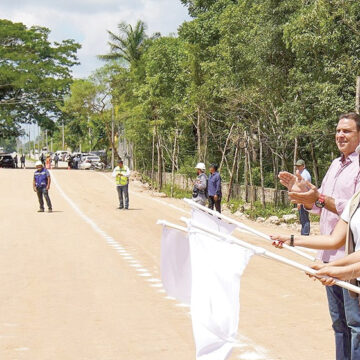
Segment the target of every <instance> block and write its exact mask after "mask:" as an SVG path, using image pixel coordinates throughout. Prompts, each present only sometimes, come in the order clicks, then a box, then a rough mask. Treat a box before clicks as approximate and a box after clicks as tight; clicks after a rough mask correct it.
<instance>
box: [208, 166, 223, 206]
mask: <svg viewBox="0 0 360 360" xmlns="http://www.w3.org/2000/svg"><path fill="white" fill-rule="evenodd" d="M217 169H218V166H217V165H215V164H212V165H211V166H210V176H209V180H208V195H209V209H211V210H213V209H214V206H215V209H216V211H217V212H219V213H221V198H222V193H221V176H220V174H219V173H218V171H217Z"/></svg>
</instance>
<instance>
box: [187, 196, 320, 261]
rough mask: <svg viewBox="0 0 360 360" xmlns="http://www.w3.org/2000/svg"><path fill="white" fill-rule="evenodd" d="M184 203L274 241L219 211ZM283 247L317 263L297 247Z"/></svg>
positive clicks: (193, 202)
mask: <svg viewBox="0 0 360 360" xmlns="http://www.w3.org/2000/svg"><path fill="white" fill-rule="evenodd" d="M184 201H185V202H186V203H187V204H189V205H190V206H191V207H195V208H198V209H200V210H203V211H206V212H208V213H209V214H211V215H214V216H216V217H218V218H220V219H223V220H225V221H227V222H229V223H231V224H234V225H236V226H237V229H238V230H243V231H246V232H248V233H251V234H254V235H257V236H258V237H260V238H262V239H264V240H267V241H268V242H269V241H270V242H272V241H273V240H271V238H270V236H269V235H266V234H264V233H262V232H261V231H257V230H255V229H253V228H251V227H250V226H247V225H245V224H243V223H241V222H239V221H236V220H234V219H232V218H230V217H228V216H226V215H223V214H221V213H218V212H217V211H214V210H211V209H209V208H207V207H206V206H203V205H200V204H198V203H196V202H195V201H192V200H190V199H184ZM283 247H284V248H285V249H287V250H289V251H292V252H293V253H296V254H298V255H300V256H302V257H304V258H306V259H308V260H310V261H315V260H316V258H315V257H314V256H311V255H309V254H307V253H305V252H304V251H301V250H299V249H298V248H297V247H292V246H289V245H287V244H283Z"/></svg>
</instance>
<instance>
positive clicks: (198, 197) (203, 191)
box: [192, 162, 208, 206]
mask: <svg viewBox="0 0 360 360" xmlns="http://www.w3.org/2000/svg"><path fill="white" fill-rule="evenodd" d="M195 169H196V171H197V178H196V180H195V183H194V188H193V193H192V199H193V201H195V202H197V203H199V204H200V205H203V206H205V204H206V199H207V182H208V179H207V176H206V175H205V170H206V166H205V164H204V163H202V162H200V163H198V164H197V165H196V166H195Z"/></svg>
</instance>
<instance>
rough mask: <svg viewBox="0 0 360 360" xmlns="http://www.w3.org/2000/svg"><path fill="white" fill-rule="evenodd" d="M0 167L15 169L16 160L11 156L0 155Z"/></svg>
mask: <svg viewBox="0 0 360 360" xmlns="http://www.w3.org/2000/svg"><path fill="white" fill-rule="evenodd" d="M0 167H2V168H15V161H14V158H13V157H12V156H11V155H10V154H0Z"/></svg>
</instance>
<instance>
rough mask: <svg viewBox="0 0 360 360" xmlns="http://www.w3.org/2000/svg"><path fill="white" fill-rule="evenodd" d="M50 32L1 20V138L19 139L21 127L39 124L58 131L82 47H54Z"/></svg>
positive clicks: (68, 42) (71, 43)
mask: <svg viewBox="0 0 360 360" xmlns="http://www.w3.org/2000/svg"><path fill="white" fill-rule="evenodd" d="M49 33H50V30H49V29H47V28H44V27H36V26H33V27H30V28H27V27H26V26H25V25H23V24H21V23H13V22H11V21H9V20H0V138H4V137H7V136H18V135H19V134H20V133H21V124H24V123H33V122H37V123H38V124H39V125H40V126H41V127H43V128H47V129H48V130H49V133H51V132H52V131H54V130H55V128H56V121H59V120H60V119H61V117H62V112H61V110H60V109H59V107H58V105H59V104H61V103H62V102H63V97H64V96H65V95H66V94H67V93H68V91H69V87H70V84H71V82H72V76H71V67H72V66H74V65H75V64H77V58H76V52H77V50H78V49H79V48H80V45H79V44H77V43H75V42H74V41H73V40H64V41H62V42H61V43H54V44H51V43H50V42H49V40H48V36H49Z"/></svg>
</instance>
